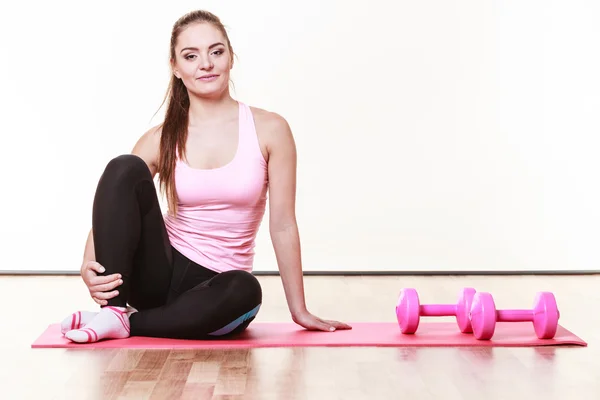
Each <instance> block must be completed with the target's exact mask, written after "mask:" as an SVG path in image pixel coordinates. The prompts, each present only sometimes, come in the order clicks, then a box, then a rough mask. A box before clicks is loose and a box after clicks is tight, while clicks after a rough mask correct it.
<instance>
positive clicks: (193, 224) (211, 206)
mask: <svg viewBox="0 0 600 400" xmlns="http://www.w3.org/2000/svg"><path fill="white" fill-rule="evenodd" d="M238 104H239V132H238V134H239V140H238V148H237V151H236V154H235V156H234V158H233V160H232V161H231V162H230V163H229V164H226V165H225V166H222V167H220V168H215V169H196V168H192V167H190V166H189V165H188V164H187V163H185V161H184V160H181V159H179V158H178V159H177V164H176V169H175V184H176V187H177V196H178V198H179V200H178V211H177V217H173V216H172V215H169V214H168V213H166V214H165V215H164V220H165V225H166V228H167V232H168V234H169V239H170V241H171V245H172V246H173V247H174V248H175V249H177V250H178V251H179V252H180V253H181V254H183V255H184V256H186V257H187V258H189V259H190V260H192V261H194V262H195V263H197V264H200V265H202V266H203V267H206V268H208V269H211V270H213V271H217V272H225V271H229V270H234V269H239V270H244V271H248V272H251V271H252V267H253V261H254V246H255V238H256V234H257V232H258V228H259V227H260V224H261V222H262V219H263V216H264V213H265V205H266V200H267V179H268V178H267V163H266V161H265V159H264V157H263V155H262V152H261V151H260V147H259V144H258V138H257V135H256V128H255V126H254V119H253V117H252V112H251V109H250V107H249V106H247V105H246V104H243V103H238Z"/></svg>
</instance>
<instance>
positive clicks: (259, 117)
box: [249, 106, 290, 135]
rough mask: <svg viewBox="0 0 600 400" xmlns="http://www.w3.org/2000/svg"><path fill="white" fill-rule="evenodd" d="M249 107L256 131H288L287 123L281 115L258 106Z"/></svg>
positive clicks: (276, 132) (270, 132)
mask: <svg viewBox="0 0 600 400" xmlns="http://www.w3.org/2000/svg"><path fill="white" fill-rule="evenodd" d="M249 107H250V110H251V111H252V116H253V117H254V124H255V125H256V130H257V133H259V134H267V135H271V134H282V133H283V134H285V133H286V132H287V131H289V129H290V128H289V124H288V122H287V120H286V119H285V118H284V117H283V116H282V115H280V114H278V113H276V112H274V111H269V110H266V109H264V108H260V107H254V106H249Z"/></svg>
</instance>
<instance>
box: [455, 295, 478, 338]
mask: <svg viewBox="0 0 600 400" xmlns="http://www.w3.org/2000/svg"><path fill="white" fill-rule="evenodd" d="M475 293H476V290H475V289H474V288H464V289H462V290H461V291H460V295H459V297H458V304H457V307H456V322H457V323H458V329H459V330H460V331H461V332H462V333H472V332H473V328H472V327H471V319H470V318H469V313H470V312H471V305H472V304H473V298H474V297H475Z"/></svg>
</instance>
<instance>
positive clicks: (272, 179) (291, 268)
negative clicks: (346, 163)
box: [265, 114, 350, 331]
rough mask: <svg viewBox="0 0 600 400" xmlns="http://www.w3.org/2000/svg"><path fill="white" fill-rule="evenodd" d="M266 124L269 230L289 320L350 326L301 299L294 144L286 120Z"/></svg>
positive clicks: (315, 325)
mask: <svg viewBox="0 0 600 400" xmlns="http://www.w3.org/2000/svg"><path fill="white" fill-rule="evenodd" d="M269 120H270V121H269V123H267V124H265V127H267V129H268V130H269V132H268V134H267V135H266V137H267V138H268V141H267V151H268V154H269V157H268V174H269V199H270V200H269V215H270V221H269V230H270V235H271V241H272V242H273V248H274V250H275V256H276V258H277V264H278V266H279V272H280V275H281V280H282V283H283V286H284V291H285V295H286V298H287V302H288V307H289V309H290V312H291V315H292V319H293V321H294V322H296V323H297V324H299V325H302V326H304V327H305V328H307V329H315V330H317V329H319V330H325V331H331V330H335V329H350V326H349V325H346V324H343V323H341V322H337V321H325V320H322V319H320V318H317V317H315V316H314V315H312V314H311V313H310V312H308V310H307V307H306V301H305V298H304V283H303V274H302V257H301V250H300V235H299V233H298V225H297V222H296V159H297V158H296V144H295V142H294V138H293V135H292V132H291V129H290V127H289V125H288V123H287V121H286V120H285V119H283V118H282V117H281V116H279V115H277V114H271V115H270V117H269Z"/></svg>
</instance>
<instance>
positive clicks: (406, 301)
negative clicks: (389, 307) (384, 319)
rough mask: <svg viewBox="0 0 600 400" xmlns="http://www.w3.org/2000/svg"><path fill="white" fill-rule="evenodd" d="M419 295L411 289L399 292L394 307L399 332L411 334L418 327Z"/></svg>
mask: <svg viewBox="0 0 600 400" xmlns="http://www.w3.org/2000/svg"><path fill="white" fill-rule="evenodd" d="M419 312H420V311H419V295H418V294H417V291H416V290H415V289H412V288H404V289H402V290H401V291H400V296H399V297H398V304H397V305H396V318H397V319H398V325H400V332H402V333H406V334H411V333H415V332H416V331H417V328H418V327H419Z"/></svg>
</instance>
